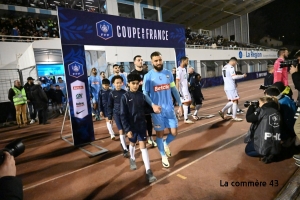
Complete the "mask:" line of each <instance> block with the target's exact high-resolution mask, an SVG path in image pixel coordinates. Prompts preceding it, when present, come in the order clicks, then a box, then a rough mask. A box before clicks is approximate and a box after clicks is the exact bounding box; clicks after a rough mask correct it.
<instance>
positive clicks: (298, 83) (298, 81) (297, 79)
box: [292, 72, 300, 106]
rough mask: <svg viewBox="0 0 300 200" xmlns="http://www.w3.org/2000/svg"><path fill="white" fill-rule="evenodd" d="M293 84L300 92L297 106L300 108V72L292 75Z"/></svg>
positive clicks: (299, 92)
mask: <svg viewBox="0 0 300 200" xmlns="http://www.w3.org/2000/svg"><path fill="white" fill-rule="evenodd" d="M292 79H293V83H294V85H295V88H296V90H298V98H297V100H298V103H297V106H300V103H299V102H300V72H295V73H293V74H292Z"/></svg>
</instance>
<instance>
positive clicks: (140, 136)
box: [128, 129, 147, 144]
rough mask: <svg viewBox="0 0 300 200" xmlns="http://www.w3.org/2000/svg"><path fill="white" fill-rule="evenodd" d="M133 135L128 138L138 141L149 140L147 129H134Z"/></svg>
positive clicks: (134, 141)
mask: <svg viewBox="0 0 300 200" xmlns="http://www.w3.org/2000/svg"><path fill="white" fill-rule="evenodd" d="M132 135H133V137H132V138H128V139H129V141H130V142H132V143H134V144H135V143H136V141H137V140H138V141H146V140H147V132H146V129H144V130H139V131H133V132H132Z"/></svg>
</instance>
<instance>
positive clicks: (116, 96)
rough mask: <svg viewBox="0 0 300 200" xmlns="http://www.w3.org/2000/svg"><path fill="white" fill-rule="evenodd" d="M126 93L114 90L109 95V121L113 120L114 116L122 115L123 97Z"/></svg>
mask: <svg viewBox="0 0 300 200" xmlns="http://www.w3.org/2000/svg"><path fill="white" fill-rule="evenodd" d="M125 93H126V90H123V89H121V90H113V91H111V92H110V93H109V95H108V107H107V111H108V113H107V114H108V119H109V120H112V117H113V115H120V111H121V105H120V103H121V97H122V95H123V94H125Z"/></svg>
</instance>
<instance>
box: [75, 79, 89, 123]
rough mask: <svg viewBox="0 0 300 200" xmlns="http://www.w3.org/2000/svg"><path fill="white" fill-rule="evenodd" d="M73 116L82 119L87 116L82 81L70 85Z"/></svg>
mask: <svg viewBox="0 0 300 200" xmlns="http://www.w3.org/2000/svg"><path fill="white" fill-rule="evenodd" d="M71 91H72V99H73V108H74V116H75V117H76V118H79V119H82V118H84V117H85V116H87V115H88V107H87V101H86V99H87V98H86V92H85V84H84V82H82V81H78V80H77V81H74V82H73V83H71Z"/></svg>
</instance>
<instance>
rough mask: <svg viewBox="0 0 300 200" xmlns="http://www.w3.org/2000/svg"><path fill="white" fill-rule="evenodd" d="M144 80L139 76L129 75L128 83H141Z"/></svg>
mask: <svg viewBox="0 0 300 200" xmlns="http://www.w3.org/2000/svg"><path fill="white" fill-rule="evenodd" d="M141 80H142V78H141V76H140V75H138V74H128V76H127V82H128V83H130V82H131V81H138V82H141Z"/></svg>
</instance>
